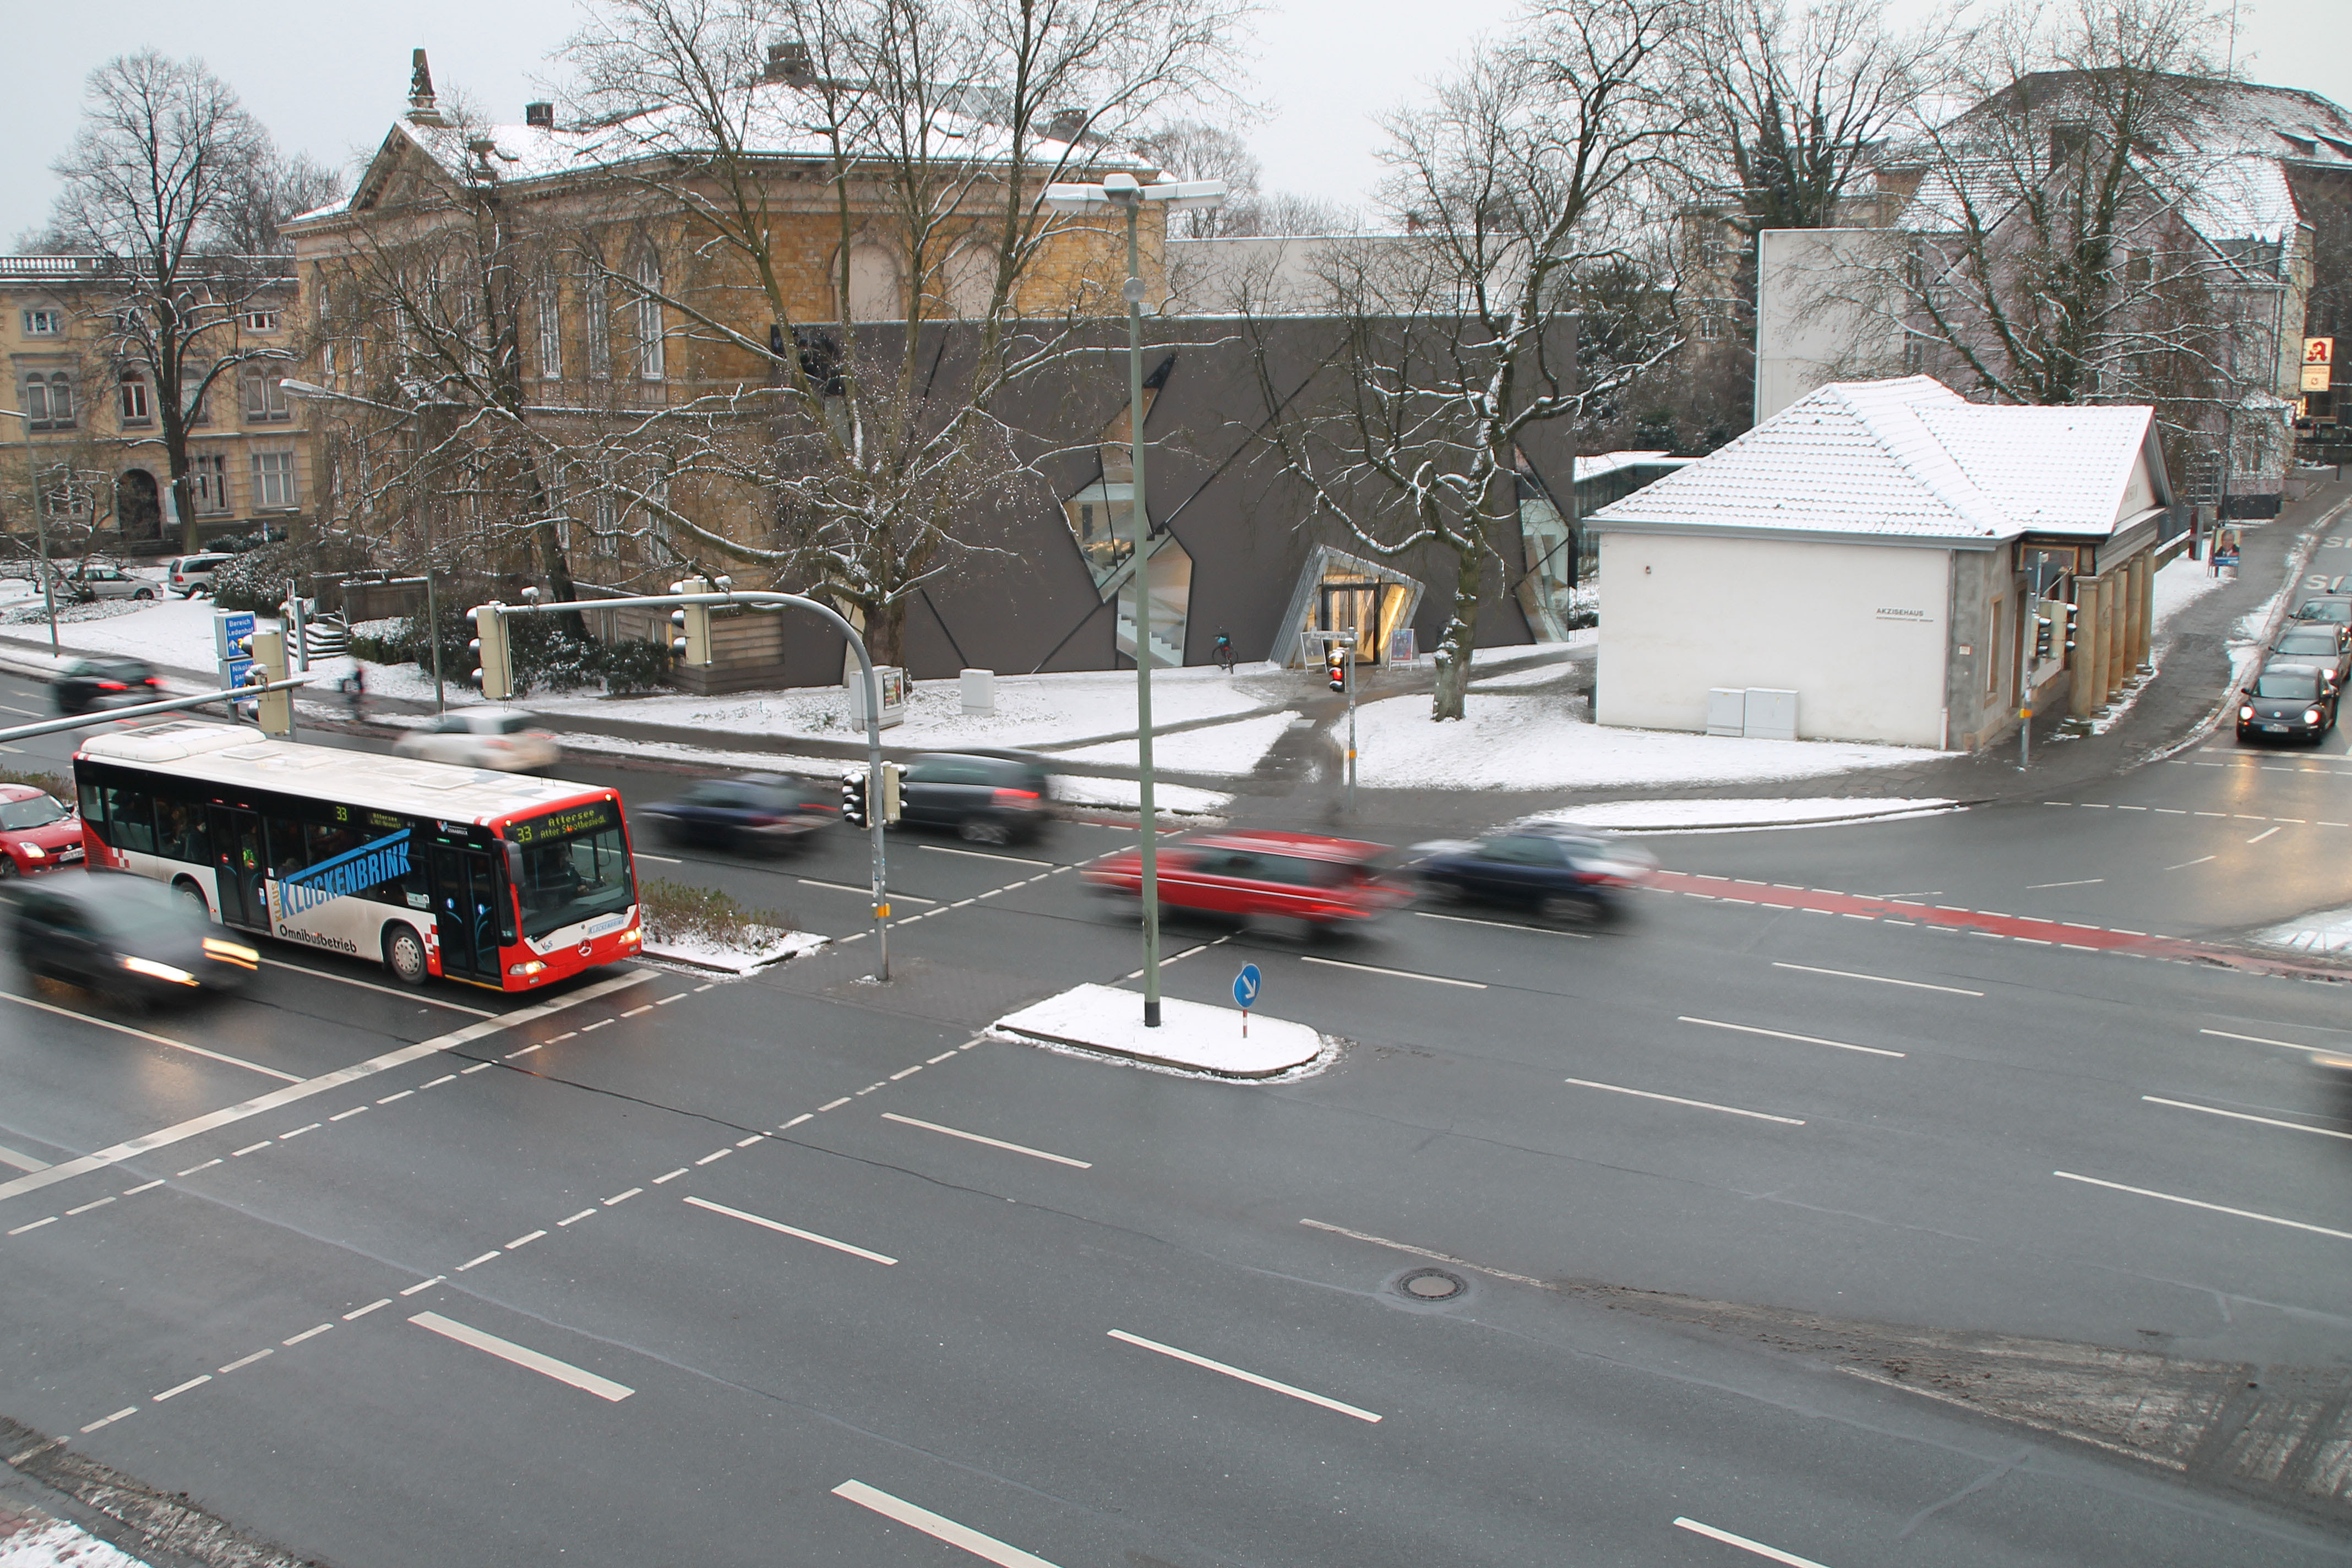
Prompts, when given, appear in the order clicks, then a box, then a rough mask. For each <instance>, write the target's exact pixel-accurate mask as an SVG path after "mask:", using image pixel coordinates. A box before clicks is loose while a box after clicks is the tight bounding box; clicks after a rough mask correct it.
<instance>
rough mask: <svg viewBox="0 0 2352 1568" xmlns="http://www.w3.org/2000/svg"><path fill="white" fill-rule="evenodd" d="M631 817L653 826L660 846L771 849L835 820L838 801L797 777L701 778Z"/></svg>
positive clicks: (762, 774)
mask: <svg viewBox="0 0 2352 1568" xmlns="http://www.w3.org/2000/svg"><path fill="white" fill-rule="evenodd" d="M637 815H638V816H640V817H641V818H643V819H645V820H646V821H649V822H651V823H653V824H655V826H656V828H657V829H658V831H659V832H660V834H661V837H662V841H663V842H664V843H666V844H704V845H711V846H715V847H719V848H721V849H765V850H776V849H782V848H785V847H789V846H792V845H796V844H799V843H800V842H801V841H802V840H803V839H804V838H806V837H808V836H809V835H810V834H812V833H814V832H815V831H816V830H817V829H819V828H821V827H824V826H826V825H827V824H829V823H833V822H837V821H839V820H840V819H841V802H840V800H839V798H838V797H837V795H828V794H826V793H824V791H822V790H820V789H818V788H816V787H815V786H814V785H811V784H805V783H803V781H801V780H799V779H789V778H785V777H784V776H782V774H780V773H746V774H744V775H743V776H742V777H741V778H740V779H704V780H703V781H702V782H701V783H699V784H695V785H694V786H693V787H692V788H690V789H688V791H687V792H686V793H685V794H684V795H679V796H678V797H677V799H676V800H666V801H663V802H661V803H660V804H659V805H649V806H646V807H645V808H644V809H642V810H641V811H639V812H638V813H637Z"/></svg>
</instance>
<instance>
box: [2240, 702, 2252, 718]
mask: <svg viewBox="0 0 2352 1568" xmlns="http://www.w3.org/2000/svg"><path fill="white" fill-rule="evenodd" d="M2253 716H2254V705H2253V704H2252V703H2251V702H2249V703H2247V704H2245V705H2244V706H2243V707H2242V708H2240V709H2239V710H2238V717H2239V718H2241V719H2251V718H2252V717H2253Z"/></svg>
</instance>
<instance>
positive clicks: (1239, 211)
mask: <svg viewBox="0 0 2352 1568" xmlns="http://www.w3.org/2000/svg"><path fill="white" fill-rule="evenodd" d="M1136 151H1137V152H1139V153H1141V154H1142V155H1143V156H1144V157H1146V158H1149V159H1150V160H1151V162H1152V163H1156V164H1158V165H1159V166H1160V172H1161V173H1162V174H1166V175H1167V176H1169V177H1170V178H1171V179H1178V180H1223V182H1224V184H1225V205H1223V206H1222V207H1204V208H1200V209H1197V210H1195V211H1192V212H1184V213H1179V214H1177V215H1176V218H1175V221H1174V222H1172V223H1171V224H1170V225H1169V228H1168V237H1169V238H1171V239H1219V238H1223V237H1227V236H1232V235H1249V234H1257V233H1260V232H1262V231H1261V230H1260V229H1259V228H1258V227H1257V226H1256V214H1257V210H1258V205H1259V202H1260V199H1261V193H1260V191H1259V189H1258V179H1259V176H1260V175H1261V174H1262V173H1263V172H1264V171H1263V168H1262V166H1261V165H1260V164H1259V163H1258V160H1257V154H1256V153H1253V152H1251V151H1250V150H1249V143H1248V142H1245V141H1244V140H1243V139H1242V135H1241V132H1238V131H1236V130H1234V128H1233V127H1231V126H1227V125H1211V124H1208V123H1207V122H1205V121H1199V120H1178V121H1171V122H1169V123H1168V124H1165V125H1161V126H1159V127H1157V128H1156V129H1154V130H1152V131H1150V132H1148V133H1147V134H1145V135H1144V136H1142V137H1141V138H1139V140H1138V141H1137V142H1136Z"/></svg>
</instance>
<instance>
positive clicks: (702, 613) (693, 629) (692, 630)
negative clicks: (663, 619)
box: [669, 605, 711, 668]
mask: <svg viewBox="0 0 2352 1568" xmlns="http://www.w3.org/2000/svg"><path fill="white" fill-rule="evenodd" d="M669 624H670V625H671V626H673V627H675V628H676V629H677V636H676V637H672V638H670V643H669V651H670V652H671V653H672V654H674V655H676V656H677V658H678V659H679V660H680V661H681V662H683V663H686V664H690V665H694V666H696V667H697V668H702V667H706V666H708V665H709V663H710V662H711V659H710V606H709V605H680V606H679V607H678V608H677V609H675V610H672V611H671V612H670V613H669Z"/></svg>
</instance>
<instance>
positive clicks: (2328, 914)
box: [2253, 910, 2352, 952]
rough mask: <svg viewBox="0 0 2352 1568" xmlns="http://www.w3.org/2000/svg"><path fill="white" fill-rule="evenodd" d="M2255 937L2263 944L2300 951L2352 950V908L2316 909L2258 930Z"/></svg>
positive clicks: (2255, 939) (2254, 938) (2254, 934)
mask: <svg viewBox="0 0 2352 1568" xmlns="http://www.w3.org/2000/svg"><path fill="white" fill-rule="evenodd" d="M2253 940H2254V941H2256V942H2261V943H2262V944H2263V946H2264V947H2284V948H2291V949H2293V950H2294V952H2347V950H2352V910H2314V911H2313V912H2312V913H2310V914H2307V915H2304V916H2302V917H2300V918H2299V919H2296V920H2291V921H2285V922H2284V923H2283V924H2280V925H2274V926H2271V927H2269V928H2267V929H2265V930H2263V931H2256V932H2254V933H2253Z"/></svg>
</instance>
